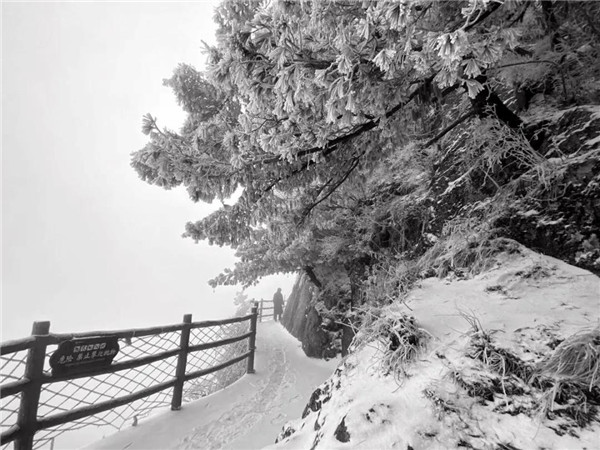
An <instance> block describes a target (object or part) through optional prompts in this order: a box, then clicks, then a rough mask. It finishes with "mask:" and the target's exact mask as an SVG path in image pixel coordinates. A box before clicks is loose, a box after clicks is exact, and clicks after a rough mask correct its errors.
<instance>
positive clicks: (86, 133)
mask: <svg viewBox="0 0 600 450" xmlns="http://www.w3.org/2000/svg"><path fill="white" fill-rule="evenodd" d="M214 3H216V2H195V3H6V2H3V4H2V339H3V340H5V339H9V338H11V339H12V338H16V337H24V336H26V335H27V334H29V332H30V329H31V323H32V321H33V320H50V321H51V322H52V325H51V331H55V332H69V331H79V330H90V329H116V328H129V327H134V326H150V325H159V324H168V323H176V322H179V321H180V320H181V316H182V315H183V314H184V313H192V314H193V316H194V320H203V319H206V318H219V317H226V316H228V315H231V314H232V313H233V310H234V308H233V305H232V299H233V296H234V293H235V292H237V291H239V290H241V288H239V287H227V288H223V287H221V288H217V290H216V291H213V289H212V288H210V287H209V286H208V285H207V280H208V279H210V278H213V277H214V276H216V275H217V274H218V273H219V272H220V271H221V270H222V269H223V268H225V267H229V266H232V265H233V263H234V261H235V259H234V256H233V251H231V250H230V249H226V248H218V247H210V246H208V245H207V244H205V243H200V244H198V245H196V244H194V243H193V241H192V240H189V239H182V238H181V234H182V232H183V231H184V225H185V223H186V222H187V221H195V220H197V219H199V218H201V217H202V216H204V215H206V214H207V213H209V212H210V211H213V210H214V208H215V207H214V206H210V205H206V204H202V203H197V204H194V203H193V202H192V201H191V200H189V198H188V197H187V194H186V193H185V191H184V190H183V189H176V190H172V191H165V190H162V189H161V188H159V187H155V186H150V185H147V184H145V183H144V182H142V181H140V180H139V179H138V178H137V175H136V173H135V171H134V170H133V169H132V168H131V167H130V166H129V159H130V154H131V153H132V152H133V151H136V150H138V149H140V148H142V147H143V146H144V144H145V143H146V140H147V137H146V136H144V135H143V134H142V133H141V131H140V130H141V118H142V116H143V115H144V114H145V113H148V112H150V113H151V114H153V115H154V116H157V117H158V123H159V125H161V126H168V127H169V128H172V129H178V128H179V126H180V125H181V123H182V121H183V117H184V115H183V113H182V112H181V110H180V108H179V107H178V106H177V104H176V101H175V99H174V96H173V94H172V93H171V90H170V89H169V88H167V87H163V86H162V79H163V78H169V77H170V76H171V74H172V71H173V69H174V68H175V66H176V65H177V64H178V63H180V62H186V63H191V64H192V65H194V66H195V67H197V68H199V69H201V68H202V66H203V61H204V56H203V55H202V53H201V51H200V45H201V41H202V40H204V41H207V42H213V41H214V25H213V23H212V10H213V7H214ZM291 280H292V277H285V278H282V277H279V278H277V277H275V278H273V279H270V280H266V281H265V282H263V283H261V284H260V285H259V286H258V287H256V288H252V289H250V290H249V291H248V293H249V294H250V296H251V297H256V298H260V297H261V296H262V297H264V298H267V297H269V298H270V297H271V296H272V294H273V292H274V290H275V288H276V287H277V286H281V287H282V288H283V289H284V294H286V295H287V294H289V290H290V288H291Z"/></svg>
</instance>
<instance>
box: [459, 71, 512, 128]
mask: <svg viewBox="0 0 600 450" xmlns="http://www.w3.org/2000/svg"><path fill="white" fill-rule="evenodd" d="M475 80H476V81H478V82H479V83H481V85H482V86H483V90H482V91H481V92H479V93H478V94H477V95H476V96H475V98H472V99H471V105H472V106H473V111H475V114H477V115H478V116H479V117H481V118H483V117H488V116H490V115H495V116H496V117H498V119H500V120H501V121H502V122H503V123H504V124H506V125H507V126H509V127H510V128H513V129H515V128H519V127H520V126H521V125H522V123H523V121H522V120H521V118H520V117H519V116H517V115H516V114H515V113H514V112H512V111H511V110H510V109H509V108H508V106H506V105H505V104H504V102H503V101H502V100H501V99H500V97H498V95H497V94H496V93H495V92H494V91H492V90H490V88H489V85H488V83H487V77H486V76H485V75H479V76H478V77H477V78H475Z"/></svg>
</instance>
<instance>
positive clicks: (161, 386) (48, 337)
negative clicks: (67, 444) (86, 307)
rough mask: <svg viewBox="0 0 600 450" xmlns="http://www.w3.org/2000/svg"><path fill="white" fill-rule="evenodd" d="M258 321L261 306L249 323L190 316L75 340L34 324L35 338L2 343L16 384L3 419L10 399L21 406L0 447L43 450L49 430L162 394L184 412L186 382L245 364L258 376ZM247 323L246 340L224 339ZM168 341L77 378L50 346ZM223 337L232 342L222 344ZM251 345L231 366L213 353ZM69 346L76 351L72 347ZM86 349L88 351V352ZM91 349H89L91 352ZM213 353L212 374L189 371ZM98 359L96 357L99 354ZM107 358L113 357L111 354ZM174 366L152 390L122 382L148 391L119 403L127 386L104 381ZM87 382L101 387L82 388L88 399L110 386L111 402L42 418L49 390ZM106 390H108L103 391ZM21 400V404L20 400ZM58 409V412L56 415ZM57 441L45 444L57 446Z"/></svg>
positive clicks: (10, 387) (3, 393)
mask: <svg viewBox="0 0 600 450" xmlns="http://www.w3.org/2000/svg"><path fill="white" fill-rule="evenodd" d="M257 318H258V304H257V303H255V304H254V306H253V307H252V311H251V314H249V315H247V316H244V317H236V318H232V319H226V320H219V321H203V322H192V316H191V314H186V315H185V316H184V317H183V323H180V324H176V325H169V326H164V327H154V328H144V329H130V330H122V331H113V332H105V331H98V332H87V333H75V334H53V333H50V322H35V323H34V324H33V330H32V335H31V336H30V337H28V338H25V339H20V340H15V341H8V342H3V343H2V344H1V346H0V356H1V357H2V361H3V365H2V370H3V372H5V373H3V374H2V375H3V377H2V379H3V380H11V381H9V382H6V383H3V384H2V385H0V398H1V399H2V409H3V416H5V415H6V413H7V411H9V407H6V405H7V402H6V398H9V397H10V398H12V399H13V400H14V404H15V405H18V407H17V406H15V408H14V412H15V414H14V415H15V416H16V421H14V422H13V423H12V424H8V425H7V424H5V423H3V427H4V428H6V430H5V431H4V428H3V431H2V434H1V445H2V446H3V448H5V446H6V445H7V444H8V443H10V442H14V448H15V450H31V449H32V448H39V446H40V445H39V442H37V443H36V441H37V438H36V437H35V435H36V433H38V432H40V431H41V430H47V429H50V428H52V427H57V426H59V425H62V424H67V423H69V422H74V421H78V420H81V419H82V418H86V417H89V416H94V415H98V414H100V413H103V412H105V411H109V410H112V411H114V409H115V408H119V407H122V406H124V405H127V404H130V403H132V402H135V401H138V400H140V399H146V397H149V396H152V395H154V394H157V393H160V392H162V391H165V390H167V389H172V390H173V391H172V397H171V400H170V406H171V410H179V409H180V408H181V404H182V397H183V392H184V383H186V382H188V381H191V380H195V379H197V378H199V377H204V376H207V375H209V374H213V373H215V372H217V371H221V370H223V369H225V368H227V367H229V366H232V365H234V364H236V363H239V362H241V361H243V360H244V359H247V366H246V370H245V371H246V373H254V350H255V342H256V322H257ZM243 322H249V326H248V328H247V330H248V331H247V332H243V331H244V330H242V333H241V334H237V335H233V336H231V334H232V333H231V331H232V330H231V329H229V331H228V332H227V333H223V332H222V328H223V327H227V326H230V325H232V324H235V326H237V329H236V330H235V331H238V332H239V330H240V327H239V325H243ZM215 329H218V331H214V330H215ZM207 330H209V331H210V333H212V335H210V333H209V332H208V331H207ZM190 333H194V336H195V337H196V338H197V337H198V335H199V336H201V339H200V343H198V344H194V345H192V344H193V342H190ZM207 333H208V334H207ZM207 335H208V336H209V337H210V336H212V337H213V338H216V340H210V341H208V342H206V339H205V337H206V336H207ZM165 336H170V338H169V339H166V341H168V342H167V343H169V344H172V347H174V348H171V349H169V350H166V351H162V349H163V348H167V345H162V344H161V345H160V346H154V347H152V349H153V350H152V351H147V348H146V351H145V353H141V356H140V353H139V352H138V353H134V355H138V356H137V357H134V358H129V359H127V360H124V361H120V360H118V358H117V361H116V362H112V359H111V360H110V361H108V363H107V361H106V358H105V360H104V361H103V362H102V361H100V364H103V365H102V366H101V367H100V366H98V365H97V364H96V365H94V364H92V365H91V366H89V368H88V369H85V368H84V369H83V370H81V369H80V370H79V371H77V370H76V371H74V372H72V373H69V370H63V371H60V370H56V362H57V359H58V358H57V356H58V355H55V357H54V358H53V359H51V356H52V355H51V354H50V353H49V350H48V348H49V346H53V345H56V346H57V350H56V351H55V353H56V352H58V351H59V350H60V349H61V348H65V346H66V348H70V349H73V348H75V349H76V350H77V347H73V345H75V344H73V343H78V342H86V339H87V342H90V341H92V342H100V341H102V340H103V339H104V340H107V339H108V340H110V339H112V340H114V342H117V340H118V341H120V342H121V343H122V345H123V346H124V348H126V346H128V345H132V344H131V342H132V339H134V338H135V339H136V340H138V341H139V342H144V341H143V339H145V338H151V339H155V341H160V342H162V341H165V339H164V338H163V337H165ZM223 336H226V337H225V338H223ZM140 338H141V340H140ZM245 339H247V340H248V345H247V347H243V348H242V350H241V351H244V349H246V351H244V353H242V354H240V355H237V356H235V357H232V358H230V359H228V360H226V361H221V359H222V357H223V355H228V353H227V352H225V351H222V352H221V353H219V355H220V358H221V359H219V358H216V357H214V354H215V353H214V352H218V351H220V350H222V349H220V347H223V348H224V346H230V345H231V344H234V343H236V342H237V343H243V342H242V341H243V340H245ZM166 341H165V342H166ZM69 345H70V346H71V347H69ZM61 346H62V347H61ZM96 346H97V347H99V348H100V344H97V345H96ZM80 347H81V348H83V346H80ZM133 347H135V346H133ZM116 348H117V350H116V351H115V353H116V352H118V351H119V350H118V349H119V345H117V347H116ZM157 348H158V349H161V351H159V352H158V353H156V352H155V351H156V349H157ZM211 349H212V350H211ZM87 350H91V347H90V348H88V349H87ZM209 350H211V351H212V352H213V353H212V354H213V356H212V357H211V358H212V361H213V362H215V361H216V362H217V364H215V365H213V366H211V367H207V368H202V369H200V370H191V371H190V370H189V369H190V367H191V368H192V369H194V368H195V367H194V365H191V366H190V364H189V361H188V358H196V359H198V358H200V357H199V356H198V355H195V354H197V353H198V352H203V351H204V352H205V353H204V354H205V355H208V354H209V352H208V351H209ZM77 351H79V350H77ZM19 352H21V354H24V353H25V352H26V354H25V355H24V356H23V357H18V356H16V355H17V354H18V353H19ZM88 353H89V352H88ZM93 353H94V354H96V351H94V352H93ZM106 354H107V355H108V354H109V352H107V353H106ZM98 355H103V353H100V352H98ZM86 356H89V355H86ZM130 356H131V355H130ZM113 357H114V356H113ZM67 358H69V356H67ZM63 359H64V355H63V357H61V362H62V360H63ZM169 359H170V361H171V362H170V363H169V364H168V365H166V367H162V368H160V374H161V375H162V374H164V377H163V379H161V380H159V376H158V375H157V376H155V377H152V378H151V379H150V380H151V381H153V382H155V384H153V385H150V386H148V385H146V382H147V381H143V382H140V380H139V379H137V378H135V376H129V377H128V378H124V381H123V383H124V382H125V381H127V382H132V383H134V384H135V385H136V388H139V387H141V388H142V389H132V390H131V393H128V394H127V395H123V396H120V397H113V396H112V395H111V391H110V389H113V390H117V389H120V387H121V385H122V384H123V383H121V384H120V382H119V381H115V382H112V381H110V382H109V381H107V378H106V377H104V378H103V377H99V376H104V375H106V376H123V373H126V372H124V371H128V370H131V369H135V370H140V369H143V371H142V372H136V373H138V374H139V373H142V374H144V373H148V372H150V373H151V370H150V369H149V367H150V365H152V369H153V370H154V369H156V367H157V366H156V364H165V361H168V360H169ZM200 359H201V358H200ZM69 361H70V359H69ZM53 362H54V366H53V368H52V370H49V369H48V366H49V365H52V364H53ZM204 362H205V361H204ZM8 363H12V364H8ZM18 364H21V365H22V366H23V370H22V371H21V372H22V373H21V374H17V375H15V369H11V370H12V372H10V373H9V370H8V369H7V367H9V366H15V365H18ZM73 364H74V363H73ZM73 364H72V365H73ZM92 366H93V367H92ZM196 367H197V366H196ZM242 370H243V369H242ZM113 374H116V375H113ZM85 378H88V379H93V380H95V381H96V382H97V384H93V385H92V387H90V386H84V387H81V388H79V391H81V392H83V391H84V390H85V392H86V393H90V392H91V393H93V394H97V392H96V391H100V390H101V389H100V388H99V387H98V386H103V387H106V389H104V391H105V395H106V397H105V398H107V400H105V401H100V402H98V401H97V399H90V400H89V401H88V402H86V403H85V405H84V406H80V407H75V408H69V407H67V408H60V407H59V408H54V409H53V410H52V411H51V412H52V413H51V414H41V413H40V411H39V407H40V405H44V406H45V407H46V408H47V406H48V405H47V404H44V403H43V402H40V394H41V393H42V390H43V388H46V386H51V385H53V384H56V383H63V384H64V382H72V381H71V380H78V379H85ZM157 381H160V382H157ZM101 383H104V385H102V384H101ZM94 386H96V387H94ZM49 392H51V393H52V394H55V395H58V396H62V397H64V398H67V397H70V396H71V395H74V394H76V391H73V392H72V393H71V394H70V393H69V392H66V391H65V390H64V388H62V387H60V388H58V389H55V391H54V392H53V391H51V390H50V391H49ZM106 392H108V394H106ZM127 392H129V391H127ZM86 395H87V394H86ZM204 395H205V394H204ZM200 396H202V395H200ZM18 397H20V400H19V398H18ZM58 398H59V400H60V401H62V402H63V403H64V401H65V400H61V397H58ZM56 410H58V411H59V412H58V413H57V412H56ZM96 417H98V416H96ZM2 420H3V421H4V420H5V419H4V418H3V419H2ZM105 422H107V420H105ZM136 423H137V416H134V424H136ZM54 437H55V436H54ZM54 437H51V438H48V439H46V440H47V441H48V442H52V443H53V440H54Z"/></svg>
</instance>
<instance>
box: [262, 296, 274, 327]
mask: <svg viewBox="0 0 600 450" xmlns="http://www.w3.org/2000/svg"><path fill="white" fill-rule="evenodd" d="M269 305H270V306H269ZM274 310H275V306H274V305H273V300H264V299H262V298H261V299H260V306H259V309H258V320H259V321H260V322H262V321H263V320H265V319H270V320H273V311H274Z"/></svg>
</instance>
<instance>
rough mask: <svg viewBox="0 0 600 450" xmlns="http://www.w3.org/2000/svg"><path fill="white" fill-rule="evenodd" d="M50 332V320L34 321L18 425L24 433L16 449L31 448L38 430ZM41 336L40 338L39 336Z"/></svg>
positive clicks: (17, 441)
mask: <svg viewBox="0 0 600 450" xmlns="http://www.w3.org/2000/svg"><path fill="white" fill-rule="evenodd" d="M48 333H50V322H33V327H32V329H31V335H32V336H36V339H35V342H34V343H33V346H32V347H31V348H30V349H29V351H28V352H27V362H26V363H25V374H24V377H25V378H26V379H28V380H29V383H27V385H26V386H25V389H23V392H22V393H21V403H20V406H19V414H18V415H17V425H18V427H19V429H20V430H22V433H23V434H22V435H21V437H20V438H18V439H17V440H16V441H15V450H31V449H32V447H33V435H34V434H35V432H36V431H37V412H38V404H39V401H40V393H41V392H42V374H43V373H44V360H45V359H46V347H47V345H48V341H47V340H46V339H45V336H48ZM37 336H39V338H38V337H37Z"/></svg>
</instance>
